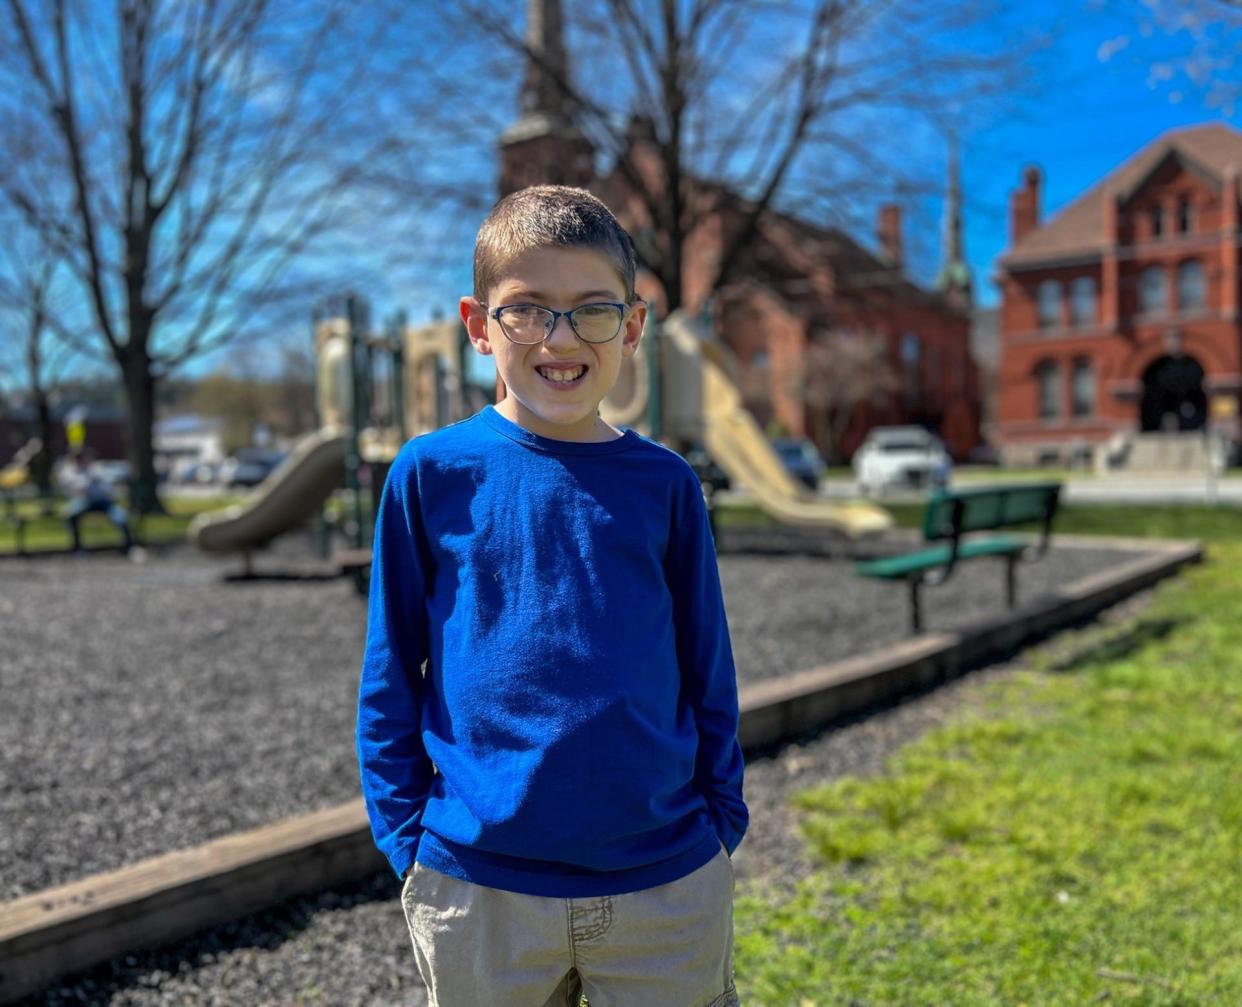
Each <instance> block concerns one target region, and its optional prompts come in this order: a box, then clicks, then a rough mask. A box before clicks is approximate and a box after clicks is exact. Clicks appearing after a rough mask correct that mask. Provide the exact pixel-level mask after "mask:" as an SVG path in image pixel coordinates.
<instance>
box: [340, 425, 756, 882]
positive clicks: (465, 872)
mask: <svg viewBox="0 0 1242 1007" xmlns="http://www.w3.org/2000/svg"><path fill="white" fill-rule="evenodd" d="M737 726H738V703H737V680H736V674H735V670H734V665H733V653H732V648H731V645H730V642H729V633H728V626H727V623H726V619H725V610H724V601H723V597H722V594H721V588H720V578H719V573H718V570H717V567H716V553H715V548H714V544H713V541H712V534H711V529H710V526H709V524H708V519H707V511H706V507H705V506H704V502H703V496H702V492H701V490H700V487H699V483H698V480H697V478H696V477H695V474H694V471H693V470H692V469H691V468H690V466H689V465H688V464H687V463H686V462H685V460H684V459H682V458H681V456H680V455H678V454H676V453H675V452H673V451H670V450H669V449H667V448H665V447H663V446H661V445H659V444H657V443H655V442H654V441H651V440H649V439H647V438H645V437H642V436H640V435H639V434H638V433H636V432H635V431H633V430H631V429H628V428H627V429H626V430H625V431H624V433H623V435H622V436H621V437H619V438H617V439H614V440H611V441H604V442H595V443H581V442H571V441H561V440H553V439H550V438H546V437H542V436H540V435H538V434H535V433H533V432H531V431H529V430H527V429H525V428H524V427H521V426H519V425H518V424H516V423H513V422H512V421H510V420H509V419H507V418H505V417H504V416H502V415H501V414H500V413H498V412H497V411H496V410H495V409H494V408H493V407H492V406H487V407H485V408H484V409H483V410H482V411H481V412H480V413H478V414H476V415H475V416H473V417H471V418H470V419H467V420H462V421H461V422H459V423H455V424H452V425H451V426H448V427H444V428H442V429H440V430H437V431H434V432H432V433H429V434H425V435H423V436H421V437H417V438H415V439H414V440H412V441H410V442H409V443H407V444H406V445H405V446H404V447H403V448H402V450H401V452H400V453H399V455H398V456H397V459H396V461H395V462H394V464H393V466H392V468H391V470H390V472H389V475H388V480H387V483H386V484H385V486H384V491H383V494H382V497H381V501H380V507H379V514H378V518H377V522H376V528H375V543H374V549H373V558H372V573H371V596H370V608H369V614H368V626H367V642H366V652H365V655H364V658H363V664H362V677H361V683H360V689H359V700H358V723H357V751H358V760H359V766H360V769H361V776H362V791H363V796H364V798H365V801H366V807H367V812H368V814H369V816H370V820H371V826H372V832H373V834H374V837H375V842H376V845H377V846H378V847H379V849H380V851H381V852H382V853H383V854H384V855H385V856H386V857H387V858H388V861H389V863H390V864H391V865H392V868H393V870H394V871H396V873H397V876H398V877H401V876H403V875H404V873H405V871H406V870H407V868H408V867H409V866H410V865H411V864H412V863H413V862H414V861H415V860H417V861H418V862H419V863H421V864H424V865H426V866H427V867H430V868H433V869H435V870H438V871H441V872H444V873H446V874H451V875H454V876H456V877H459V878H464V879H466V880H468V881H472V882H475V883H477V884H482V885H487V886H489V887H492V888H501V889H507V890H510V891H516V892H525V893H529V894H534V895H549V896H556V897H564V898H573V897H585V896H598V895H613V894H620V893H622V892H628V891H636V890H639V889H642V888H649V887H652V886H655V885H660V884H664V883H666V882H669V881H673V880H676V879H677V878H679V877H682V876H684V875H686V874H688V873H690V872H691V871H693V870H695V869H697V868H698V867H701V866H702V865H703V864H705V863H707V861H708V860H710V859H711V858H712V857H713V856H715V854H716V853H717V852H718V851H719V849H720V844H721V843H722V842H723V844H724V845H725V847H726V849H727V850H728V852H729V853H730V854H732V852H733V851H734V849H736V847H737V845H738V843H740V842H741V840H742V836H743V834H744V833H745V831H746V826H747V820H748V815H747V809H746V805H745V803H744V801H743V798H742V774H743V761H742V752H741V747H740V745H739V744H738V740H737Z"/></svg>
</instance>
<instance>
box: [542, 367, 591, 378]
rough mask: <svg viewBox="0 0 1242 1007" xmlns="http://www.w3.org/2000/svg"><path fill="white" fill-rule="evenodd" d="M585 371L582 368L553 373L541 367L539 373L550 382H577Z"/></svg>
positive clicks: (549, 369)
mask: <svg viewBox="0 0 1242 1007" xmlns="http://www.w3.org/2000/svg"><path fill="white" fill-rule="evenodd" d="M585 370H586V368H584V367H575V368H574V369H573V370H572V371H554V370H552V369H551V368H549V367H541V368H539V373H540V374H542V375H543V376H544V377H545V378H548V379H549V380H550V381H577V380H578V378H580V377H582V374H583V371H585Z"/></svg>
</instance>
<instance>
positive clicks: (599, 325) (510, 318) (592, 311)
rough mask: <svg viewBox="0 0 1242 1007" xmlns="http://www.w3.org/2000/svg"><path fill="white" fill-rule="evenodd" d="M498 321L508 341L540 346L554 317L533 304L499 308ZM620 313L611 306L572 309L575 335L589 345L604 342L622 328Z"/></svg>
mask: <svg viewBox="0 0 1242 1007" xmlns="http://www.w3.org/2000/svg"><path fill="white" fill-rule="evenodd" d="M499 318H500V321H501V324H503V325H504V327H505V329H506V331H507V332H508V333H509V338H511V339H512V340H514V342H519V343H539V342H543V340H544V339H545V338H546V337H547V335H548V333H549V332H551V331H552V321H553V319H554V318H555V316H554V315H553V314H552V312H550V311H549V310H548V309H547V308H541V307H539V306H538V305H534V304H515V305H512V306H510V307H506V308H501V309H500V314H499ZM621 318H622V311H621V309H620V308H618V307H617V306H616V305H613V304H583V305H581V306H580V307H577V308H574V310H573V314H572V316H571V317H570V322H571V323H572V325H573V327H574V331H575V332H577V333H578V336H579V337H580V338H581V339H583V340H585V341H586V342H588V343H606V342H608V340H610V339H611V338H612V337H613V336H615V335H616V334H617V332H618V331H619V330H620V328H621Z"/></svg>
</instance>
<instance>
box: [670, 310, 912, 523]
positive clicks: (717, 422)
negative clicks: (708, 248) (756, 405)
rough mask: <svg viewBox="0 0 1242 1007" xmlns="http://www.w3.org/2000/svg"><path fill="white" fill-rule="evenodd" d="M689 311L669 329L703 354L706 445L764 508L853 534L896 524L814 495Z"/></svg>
mask: <svg viewBox="0 0 1242 1007" xmlns="http://www.w3.org/2000/svg"><path fill="white" fill-rule="evenodd" d="M696 329H697V325H696V323H694V322H692V321H690V320H689V319H687V318H685V316H678V315H674V316H671V317H670V318H669V319H667V320H666V321H665V323H664V326H663V334H664V335H665V336H666V337H667V338H669V339H671V340H673V342H674V345H675V346H676V347H677V349H678V351H680V352H682V353H687V354H688V353H698V354H699V356H700V358H701V360H702V368H703V392H702V396H703V397H702V410H703V446H704V447H705V448H706V449H707V453H708V454H709V455H711V457H712V460H713V461H715V463H716V464H717V465H719V466H720V467H721V468H722V469H723V470H724V471H725V474H726V475H728V477H729V479H730V480H731V481H732V482H733V484H734V485H735V486H738V487H741V488H744V489H745V490H747V491H748V492H749V493H750V494H751V496H752V497H754V500H755V503H757V504H758V505H759V507H760V509H761V510H763V512H764V513H766V514H768V515H769V516H770V517H772V518H775V519H776V520H777V521H780V522H782V523H784V524H790V525H797V526H800V527H803V528H825V529H829V530H832V531H836V532H841V533H844V534H846V535H848V536H850V537H852V538H853V537H858V536H862V535H869V534H874V533H877V532H882V531H885V530H887V529H889V528H891V527H892V525H893V519H892V516H891V515H890V514H889V513H888V512H887V511H885V510H881V509H880V508H879V507H875V506H873V505H872V504H868V503H829V502H827V501H824V500H817V499H814V498H813V497H812V496H811V495H810V493H808V492H807V491H806V489H805V488H804V487H803V486H802V484H801V483H799V482H798V481H797V480H796V479H794V477H793V476H792V475H790V474H789V471H788V470H787V469H786V468H785V466H784V464H783V463H782V462H781V459H780V456H779V455H777V453H776V452H775V451H774V450H773V449H772V446H771V445H770V444H769V443H768V439H767V437H766V436H764V433H763V431H762V430H761V429H760V428H759V424H758V423H756V422H755V419H754V417H753V416H752V415H751V413H750V410H748V409H747V408H746V407H745V406H744V405H743V404H742V395H741V392H740V391H739V390H738V387H737V384H736V383H735V382H734V381H733V379H732V378H731V377H730V375H729V372H730V353H729V350H728V349H726V348H725V347H722V346H720V345H719V344H718V343H716V342H715V341H714V340H712V339H705V338H702V336H701V335H700V334H699V333H698V332H697V331H696Z"/></svg>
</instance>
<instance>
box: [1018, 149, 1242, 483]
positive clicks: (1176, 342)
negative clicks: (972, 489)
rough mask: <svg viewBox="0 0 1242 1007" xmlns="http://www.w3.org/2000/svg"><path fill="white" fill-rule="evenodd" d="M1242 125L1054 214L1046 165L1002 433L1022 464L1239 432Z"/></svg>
mask: <svg viewBox="0 0 1242 1007" xmlns="http://www.w3.org/2000/svg"><path fill="white" fill-rule="evenodd" d="M1239 166H1242V132H1239V131H1237V130H1235V129H1232V128H1230V127H1228V126H1225V125H1220V124H1213V125H1206V126H1195V127H1191V128H1187V129H1179V130H1174V131H1172V132H1169V133H1166V134H1164V135H1163V136H1161V137H1159V138H1158V139H1157V140H1155V141H1154V142H1153V143H1151V144H1150V145H1148V146H1147V147H1145V148H1143V149H1142V150H1140V151H1139V152H1138V153H1137V154H1136V155H1134V156H1133V157H1132V158H1130V160H1128V161H1126V162H1125V163H1124V164H1122V165H1121V166H1120V167H1118V168H1117V169H1116V170H1115V171H1113V172H1112V173H1110V174H1109V175H1107V176H1106V177H1105V178H1104V179H1103V180H1101V181H1100V182H1099V183H1098V184H1097V185H1095V186H1094V187H1093V188H1092V189H1090V190H1089V191H1088V192H1087V193H1085V194H1084V195H1083V196H1081V197H1080V198H1078V199H1077V200H1075V201H1074V202H1073V203H1071V204H1069V205H1068V206H1067V207H1065V208H1064V209H1063V210H1062V211H1060V212H1059V213H1058V214H1056V215H1055V216H1054V217H1052V218H1051V219H1050V220H1048V221H1047V222H1046V223H1045V222H1043V221H1041V219H1040V187H1041V182H1042V178H1041V175H1040V172H1039V169H1038V168H1028V169H1027V170H1026V172H1025V174H1024V178H1023V185H1022V187H1021V188H1020V189H1019V190H1018V191H1017V192H1015V193H1014V194H1013V197H1012V202H1011V207H1010V249H1009V251H1008V252H1006V253H1005V255H1004V256H1003V257H1002V258H1001V260H1000V263H999V275H998V280H999V283H1000V285H1001V291H1002V298H1003V301H1002V309H1001V363H1000V396H999V422H998V425H997V440H998V442H999V445H998V446H999V447H1000V448H1001V451H1002V454H1003V456H1004V457H1005V458H1006V460H1008V461H1011V462H1013V463H1018V464H1029V463H1031V462H1036V461H1041V460H1043V461H1050V460H1054V459H1055V460H1062V461H1064V460H1070V459H1072V458H1074V457H1083V458H1085V457H1087V456H1089V455H1090V454H1091V453H1092V451H1093V450H1095V449H1096V448H1097V447H1098V446H1099V445H1100V444H1101V443H1104V442H1106V441H1108V440H1109V439H1110V438H1113V437H1115V436H1116V435H1117V434H1135V433H1142V432H1148V431H1151V432H1154V431H1195V430H1204V429H1208V428H1211V429H1216V430H1220V431H1221V432H1222V433H1224V434H1226V435H1228V436H1230V437H1236V436H1237V433H1238V430H1237V422H1238V421H1237V414H1238V394H1239V391H1242V338H1240V337H1242V328H1240V323H1239V256H1238V249H1239V237H1240V235H1239V201H1238V200H1239V192H1238V171H1239Z"/></svg>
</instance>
